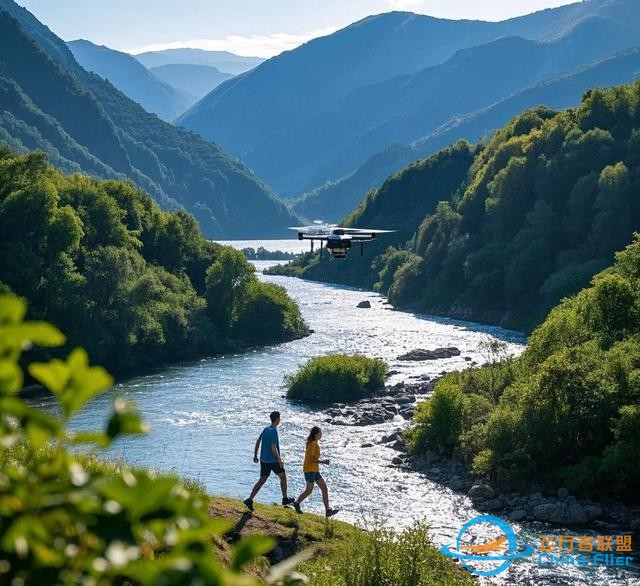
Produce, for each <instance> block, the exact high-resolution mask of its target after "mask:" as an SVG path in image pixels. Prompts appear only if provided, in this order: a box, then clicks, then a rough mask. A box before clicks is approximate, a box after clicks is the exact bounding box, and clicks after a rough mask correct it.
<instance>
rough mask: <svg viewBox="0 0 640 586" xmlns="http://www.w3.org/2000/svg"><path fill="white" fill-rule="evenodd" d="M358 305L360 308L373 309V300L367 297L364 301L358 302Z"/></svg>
mask: <svg viewBox="0 0 640 586" xmlns="http://www.w3.org/2000/svg"><path fill="white" fill-rule="evenodd" d="M357 307H359V308H360V309H371V302H370V301H369V300H368V299H365V300H364V301H361V302H360V303H358V305H357Z"/></svg>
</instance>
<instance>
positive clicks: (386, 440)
mask: <svg viewBox="0 0 640 586" xmlns="http://www.w3.org/2000/svg"><path fill="white" fill-rule="evenodd" d="M401 437H402V434H401V433H400V432H399V431H396V432H395V433H392V434H391V435H383V436H382V438H381V439H380V443H381V444H388V443H389V442H395V441H397V440H399V439H400V438H401Z"/></svg>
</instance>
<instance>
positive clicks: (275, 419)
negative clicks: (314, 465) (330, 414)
mask: <svg viewBox="0 0 640 586" xmlns="http://www.w3.org/2000/svg"><path fill="white" fill-rule="evenodd" d="M269 418H270V419H271V425H269V426H268V427H265V428H264V429H263V430H262V433H261V434H260V435H259V436H258V439H257V441H256V446H255V448H254V450H253V461H254V462H255V463H256V464H257V463H258V461H259V462H260V478H259V480H258V482H256V484H255V486H254V487H253V490H252V491H251V495H250V496H249V498H248V499H245V500H244V501H243V502H244V504H245V505H246V506H247V509H249V510H250V511H253V499H254V498H255V496H256V495H257V494H258V491H259V490H260V489H261V488H262V485H263V484H264V483H265V482H266V481H267V478H269V475H270V474H271V473H272V472H273V473H274V474H275V475H276V476H277V477H278V478H279V479H280V488H281V489H282V505H283V506H285V507H286V506H287V505H290V504H291V503H293V501H294V499H292V498H289V497H288V496H287V473H286V472H285V471H284V463H283V462H282V457H281V456H280V441H279V439H278V429H277V428H278V425H280V413H279V412H278V411H273V412H272V413H271V415H269ZM258 448H260V460H258Z"/></svg>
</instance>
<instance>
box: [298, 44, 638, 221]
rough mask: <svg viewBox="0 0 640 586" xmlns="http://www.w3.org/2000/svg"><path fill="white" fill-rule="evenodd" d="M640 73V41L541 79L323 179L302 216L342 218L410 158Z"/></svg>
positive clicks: (303, 204) (301, 203)
mask: <svg viewBox="0 0 640 586" xmlns="http://www.w3.org/2000/svg"><path fill="white" fill-rule="evenodd" d="M638 77H640V47H633V48H631V49H627V50H624V51H621V52H620V53H616V54H615V55H613V56H611V57H607V58H605V59H601V60H598V61H596V62H594V63H590V64H588V65H585V66H582V67H579V68H577V69H575V70H572V71H571V72H569V73H566V74H562V75H559V76H556V77H553V78H551V79H547V80H544V81H541V82H539V83H537V84H534V85H532V86H529V87H527V88H525V89H523V90H519V91H518V92H516V93H514V94H512V95H510V96H508V97H506V98H504V99H502V100H500V101H498V102H496V103H494V104H492V105H491V106H488V107H487V108H484V109H481V110H477V111H474V112H470V113H468V114H463V115H460V116H455V117H453V118H451V119H450V120H448V121H447V122H446V123H445V124H443V125H441V126H440V127H438V128H437V129H435V130H434V131H432V132H430V133H429V134H427V135H425V136H424V137H422V138H420V139H418V140H416V141H414V142H413V143H411V144H396V145H392V146H391V147H387V148H386V149H384V150H383V151H380V152H378V153H376V154H374V155H372V156H371V157H370V158H369V159H368V160H367V161H366V162H365V163H364V164H363V165H361V166H360V167H359V168H358V169H357V170H356V171H355V172H353V173H351V174H349V175H347V176H346V177H344V178H343V179H341V180H339V181H337V182H333V183H329V184H327V185H324V186H322V187H320V188H318V189H316V190H314V191H312V192H309V193H307V194H305V195H304V196H303V197H301V198H299V199H298V200H296V201H295V202H294V209H295V210H296V211H297V212H298V213H299V214H300V215H302V216H303V217H307V218H312V217H313V218H323V219H325V220H327V221H339V220H340V219H342V218H343V217H345V216H346V215H347V214H348V213H349V212H351V211H352V210H354V209H355V208H356V207H357V206H358V203H359V202H360V201H361V200H362V199H363V197H364V195H365V194H366V193H367V192H368V191H369V190H371V189H373V188H375V187H378V186H379V185H380V184H381V183H382V181H383V180H384V179H386V178H387V177H389V176H391V175H393V174H394V173H396V172H398V171H400V170H401V169H402V168H403V167H404V166H406V165H408V164H409V163H410V162H411V161H415V160H417V159H420V158H422V157H426V156H428V155H430V154H431V153H434V152H437V151H438V150H440V149H442V148H444V147H446V146H447V145H449V144H453V143H455V142H456V141H457V140H460V139H468V140H471V141H473V142H475V141H478V140H480V139H481V138H483V137H486V136H488V135H490V134H491V133H492V132H493V131H494V130H495V129H498V128H501V127H502V126H503V125H505V124H506V123H507V122H508V121H509V120H510V119H511V118H512V117H513V116H516V115H517V114H519V113H520V112H522V111H523V110H525V109H527V108H532V107H534V106H537V105H539V104H545V105H547V106H549V107H551V108H554V109H558V110H561V109H564V108H568V107H571V106H575V105H576V104H578V103H579V102H580V98H581V97H582V95H583V94H584V92H586V91H587V90H589V89H590V88H593V87H610V86H614V85H619V84H622V83H630V82H632V81H634V80H635V79H637V78H638Z"/></svg>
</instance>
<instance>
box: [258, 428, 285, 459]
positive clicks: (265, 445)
mask: <svg viewBox="0 0 640 586" xmlns="http://www.w3.org/2000/svg"><path fill="white" fill-rule="evenodd" d="M261 437H262V445H261V446H260V461H261V462H265V463H266V464H275V463H276V462H277V461H278V460H277V459H276V457H275V456H274V455H273V450H272V449H271V446H272V445H273V444H276V448H278V453H280V441H279V440H278V430H277V429H276V428H275V427H273V426H271V425H270V426H269V427H265V428H264V430H263V431H262V436H261Z"/></svg>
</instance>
